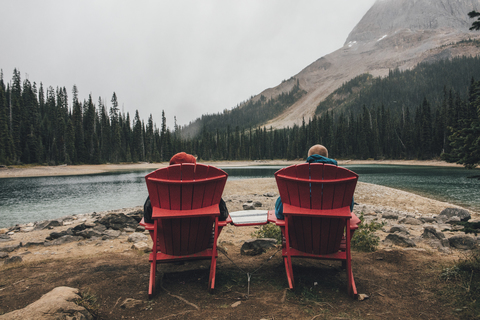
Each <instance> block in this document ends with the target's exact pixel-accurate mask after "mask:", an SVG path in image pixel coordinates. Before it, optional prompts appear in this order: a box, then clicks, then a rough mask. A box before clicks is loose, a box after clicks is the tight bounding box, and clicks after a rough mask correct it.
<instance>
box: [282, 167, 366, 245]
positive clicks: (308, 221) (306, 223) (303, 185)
mask: <svg viewBox="0 0 480 320" xmlns="http://www.w3.org/2000/svg"><path fill="white" fill-rule="evenodd" d="M275 179H276V181H277V186H278V190H279V192H280V197H281V199H282V203H283V204H288V205H291V206H293V207H297V208H304V209H312V210H318V212H319V214H320V213H321V211H322V210H331V209H339V208H345V207H350V205H351V202H352V198H353V194H354V192H355V187H356V184H357V180H358V175H357V174H356V173H354V172H352V171H350V170H348V169H345V168H342V167H337V166H335V165H330V164H323V163H311V164H310V163H303V164H299V165H293V166H290V167H287V168H283V169H281V170H279V171H277V172H276V173H275ZM293 210H294V209H293ZM289 213H295V212H285V210H284V215H285V219H286V220H287V221H286V222H287V223H288V226H289V228H288V230H289V232H288V234H289V238H290V246H291V247H292V248H295V249H297V250H300V251H302V252H306V253H313V254H329V253H334V252H337V251H338V250H339V247H340V243H341V240H342V238H343V235H344V230H345V223H346V221H345V220H343V219H337V218H330V217H329V218H327V217H321V216H320V215H319V216H314V215H308V216H302V215H289Z"/></svg>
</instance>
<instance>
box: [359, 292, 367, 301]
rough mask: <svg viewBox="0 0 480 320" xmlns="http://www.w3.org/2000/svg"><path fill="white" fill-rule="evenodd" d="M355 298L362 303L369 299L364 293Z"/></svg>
mask: <svg viewBox="0 0 480 320" xmlns="http://www.w3.org/2000/svg"><path fill="white" fill-rule="evenodd" d="M357 298H358V301H363V300H365V299H368V298H370V297H369V296H367V295H366V294H365V293H359V294H358V297H357Z"/></svg>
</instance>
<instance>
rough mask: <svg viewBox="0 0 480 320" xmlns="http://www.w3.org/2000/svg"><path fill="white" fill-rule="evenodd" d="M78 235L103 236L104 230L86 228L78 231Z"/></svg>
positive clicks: (84, 236)
mask: <svg viewBox="0 0 480 320" xmlns="http://www.w3.org/2000/svg"><path fill="white" fill-rule="evenodd" d="M76 235H77V236H79V237H82V238H85V239H91V238H94V237H95V238H101V237H102V236H103V232H100V231H97V230H95V229H85V230H82V231H79V232H77V233H76Z"/></svg>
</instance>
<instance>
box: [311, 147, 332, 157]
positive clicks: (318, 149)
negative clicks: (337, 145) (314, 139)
mask: <svg viewBox="0 0 480 320" xmlns="http://www.w3.org/2000/svg"><path fill="white" fill-rule="evenodd" d="M313 154H318V155H321V156H324V157H325V158H328V150H327V148H325V147H324V146H322V145H321V144H316V145H314V146H313V147H311V148H310V150H308V156H309V157H310V156H311V155H313Z"/></svg>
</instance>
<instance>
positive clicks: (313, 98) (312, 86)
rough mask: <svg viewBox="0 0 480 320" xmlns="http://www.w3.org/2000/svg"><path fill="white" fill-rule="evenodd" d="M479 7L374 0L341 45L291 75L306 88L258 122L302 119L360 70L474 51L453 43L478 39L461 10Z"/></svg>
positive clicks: (463, 0)
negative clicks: (278, 111) (283, 107)
mask: <svg viewBox="0 0 480 320" xmlns="http://www.w3.org/2000/svg"><path fill="white" fill-rule="evenodd" d="M479 8H480V1H478V0H459V1H455V2H454V3H451V2H449V1H446V0H435V1H434V0H400V1H398V0H377V2H375V4H374V5H373V6H372V7H371V8H370V10H369V11H367V13H366V14H365V15H364V17H363V18H362V19H361V20H360V22H359V23H358V24H357V25H356V26H355V27H354V28H353V30H352V31H351V33H350V34H349V36H348V37H347V40H346V42H345V44H344V46H343V47H342V48H339V49H338V50H336V51H334V52H332V53H330V54H327V55H325V56H323V57H321V58H319V59H317V60H316V61H315V62H313V63H312V64H310V65H309V66H307V67H305V68H304V69H303V70H301V71H300V72H299V73H298V74H296V75H295V76H293V78H295V79H297V80H298V81H299V84H300V88H301V89H302V90H305V91H306V92H307V94H306V95H304V96H303V97H302V98H301V99H300V100H299V101H297V102H295V103H294V104H293V105H292V106H291V107H289V108H288V109H287V110H285V111H284V112H283V113H282V114H280V115H279V116H277V117H275V118H274V119H272V120H270V121H268V122H266V123H265V124H264V125H266V126H267V127H270V126H271V127H273V128H284V127H292V126H293V125H295V124H297V125H298V124H301V122H302V119H309V118H311V117H313V115H314V114H315V110H316V107H317V106H318V104H319V103H320V102H321V101H323V100H324V99H325V98H326V97H327V96H328V95H329V94H331V93H332V92H333V91H334V90H335V89H337V88H338V87H340V86H341V85H342V84H343V83H345V82H347V81H349V80H351V79H353V78H355V77H356V76H358V75H360V74H363V73H370V74H371V75H373V76H382V77H383V76H386V75H388V72H389V70H392V69H396V68H398V69H400V70H406V69H411V68H413V67H415V66H416V65H418V64H419V63H421V62H428V61H436V60H439V59H450V58H453V57H458V56H476V55H478V54H480V48H478V47H476V46H475V45H474V44H473V43H464V44H458V43H459V42H461V41H462V40H465V39H480V34H479V33H478V32H477V33H476V32H471V31H469V30H468V28H469V26H470V25H471V22H472V21H471V20H470V19H469V17H468V15H467V13H468V12H470V11H472V10H477V11H478V9H479ZM412 13H415V14H412ZM393 16H395V17H397V18H396V19H392V17H393ZM422 17H423V18H422ZM287 88H288V86H286V85H285V84H284V83H282V84H280V85H278V86H276V87H274V88H269V89H266V90H264V91H262V92H261V93H260V94H258V95H256V96H254V97H253V98H252V99H254V100H257V99H259V98H260V97H261V96H264V97H266V98H267V99H268V98H273V97H275V96H277V95H278V94H280V93H282V92H285V91H284V90H286V89H287Z"/></svg>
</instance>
